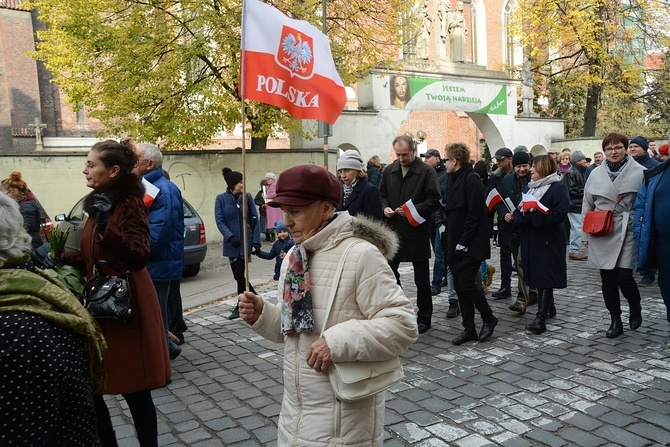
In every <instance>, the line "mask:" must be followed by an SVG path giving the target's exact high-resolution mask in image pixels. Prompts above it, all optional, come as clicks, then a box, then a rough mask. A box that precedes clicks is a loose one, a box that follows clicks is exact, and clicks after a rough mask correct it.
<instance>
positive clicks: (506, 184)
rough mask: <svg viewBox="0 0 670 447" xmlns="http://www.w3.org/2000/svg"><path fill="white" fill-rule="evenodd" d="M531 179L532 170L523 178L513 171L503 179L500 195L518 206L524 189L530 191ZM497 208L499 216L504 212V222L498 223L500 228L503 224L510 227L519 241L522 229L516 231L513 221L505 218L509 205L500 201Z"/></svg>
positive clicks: (515, 238)
mask: <svg viewBox="0 0 670 447" xmlns="http://www.w3.org/2000/svg"><path fill="white" fill-rule="evenodd" d="M529 181H530V172H529V173H528V174H526V176H525V177H523V178H519V176H518V175H517V174H516V172H511V173H510V174H508V175H506V176H505V177H504V178H503V179H502V183H501V186H500V191H499V192H500V195H501V196H502V198H503V200H504V199H506V198H509V199H510V200H511V201H512V205H513V206H514V207H517V206H519V202H521V193H522V192H524V191H528V182H529ZM496 210H497V211H498V215H499V216H500V215H501V214H502V223H499V224H498V228H500V227H501V226H503V227H504V228H509V230H511V231H513V238H514V240H516V241H518V240H519V239H521V230H520V229H517V230H516V231H514V230H513V227H512V225H513V223H512V222H507V221H506V220H505V219H504V218H505V214H507V213H508V212H509V210H508V209H507V206H505V204H504V203H502V202H500V203H499V204H497V205H496Z"/></svg>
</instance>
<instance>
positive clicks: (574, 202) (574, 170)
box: [561, 151, 588, 261]
mask: <svg viewBox="0 0 670 447" xmlns="http://www.w3.org/2000/svg"><path fill="white" fill-rule="evenodd" d="M570 163H571V164H572V167H571V168H570V169H569V170H568V172H566V173H565V175H563V178H562V179H561V181H562V182H563V184H564V185H565V187H566V188H567V189H568V193H569V194H570V211H569V212H568V220H569V221H570V238H569V239H570V243H569V246H570V254H569V255H568V256H569V258H570V259H572V260H573V261H585V260H586V259H587V256H586V255H584V254H582V253H580V252H579V250H580V248H582V224H583V222H584V218H583V217H582V202H583V201H584V185H586V170H587V169H588V162H587V161H586V157H585V156H584V154H582V152H581V151H574V152H573V153H572V156H571V158H570Z"/></svg>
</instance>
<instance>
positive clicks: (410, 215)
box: [402, 199, 426, 227]
mask: <svg viewBox="0 0 670 447" xmlns="http://www.w3.org/2000/svg"><path fill="white" fill-rule="evenodd" d="M402 209H403V210H404V211H405V217H407V220H408V221H409V223H410V224H411V225H412V226H413V227H418V226H419V225H421V224H422V223H424V222H425V221H426V219H424V218H423V217H421V214H419V212H418V211H417V209H416V207H415V206H414V202H412V199H409V200H408V201H407V202H405V203H403V204H402Z"/></svg>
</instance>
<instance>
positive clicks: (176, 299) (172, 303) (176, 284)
mask: <svg viewBox="0 0 670 447" xmlns="http://www.w3.org/2000/svg"><path fill="white" fill-rule="evenodd" d="M180 285H181V281H180V280H176V281H170V290H169V292H168V327H169V329H170V332H172V333H173V334H174V335H176V336H177V337H179V338H182V337H183V335H184V332H186V329H188V327H187V326H186V322H185V321H184V310H183V308H182V302H181V290H180Z"/></svg>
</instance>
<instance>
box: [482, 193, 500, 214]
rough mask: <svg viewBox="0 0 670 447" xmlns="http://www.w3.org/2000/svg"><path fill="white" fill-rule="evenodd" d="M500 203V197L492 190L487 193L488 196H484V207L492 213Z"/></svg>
mask: <svg viewBox="0 0 670 447" xmlns="http://www.w3.org/2000/svg"><path fill="white" fill-rule="evenodd" d="M500 202H502V196H501V195H500V193H498V191H497V190H496V189H495V188H494V189H492V190H491V192H489V195H488V196H486V207H487V208H488V209H489V211H493V207H494V206H496V205H497V204H499V203H500Z"/></svg>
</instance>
